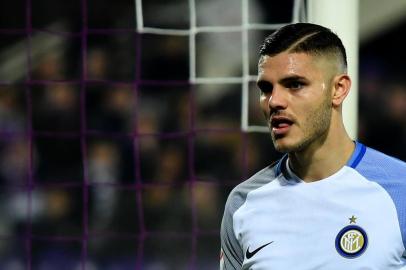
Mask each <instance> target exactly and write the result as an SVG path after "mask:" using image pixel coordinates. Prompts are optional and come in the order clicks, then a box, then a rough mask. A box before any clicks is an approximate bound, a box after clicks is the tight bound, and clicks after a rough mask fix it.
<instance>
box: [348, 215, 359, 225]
mask: <svg viewBox="0 0 406 270" xmlns="http://www.w3.org/2000/svg"><path fill="white" fill-rule="evenodd" d="M349 220H350V224H353V223H356V220H357V218H356V217H355V216H354V215H352V217H350V218H349Z"/></svg>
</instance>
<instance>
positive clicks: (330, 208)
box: [220, 23, 406, 270]
mask: <svg viewBox="0 0 406 270" xmlns="http://www.w3.org/2000/svg"><path fill="white" fill-rule="evenodd" d="M257 85H258V88H259V91H260V106H261V108H262V110H263V113H264V115H265V117H266V120H267V123H268V125H269V129H270V133H271V137H272V141H273V144H274V146H275V149H276V150H277V151H280V152H283V153H286V154H285V155H284V156H283V157H282V158H281V159H280V160H279V161H277V162H276V163H274V164H273V165H270V166H268V167H266V168H265V169H263V170H261V171H259V172H258V173H256V174H255V175H254V176H252V177H251V178H250V179H248V180H246V181H245V182H243V183H241V184H239V185H238V186H237V187H235V188H234V189H233V191H232V192H231V193H230V195H229V197H228V200H227V203H226V206H225V211H224V216H223V220H222V225H221V255H220V260H221V261H220V269H272V270H287V269H295V270H301V269H323V270H324V269H327V270H335V269H337V270H343V269H347V270H348V269H354V270H355V269H357V270H359V269H370V270H373V269H375V270H383V269H385V270H392V269H406V252H405V246H406V163H404V162H402V161H400V160H397V159H395V158H393V157H390V156H387V155H385V154H383V153H380V152H378V151H376V150H374V149H371V148H369V147H366V146H364V145H363V144H361V143H360V142H356V141H355V142H354V141H352V140H351V139H350V137H349V136H348V134H347V132H346V130H345V128H344V124H343V119H342V104H343V101H344V99H345V97H346V96H347V94H348V92H349V90H350V86H351V79H350V77H349V76H348V74H347V60H346V52H345V49H344V46H343V44H342V42H341V40H340V39H339V37H338V36H337V35H336V34H334V33H333V32H332V31H330V30H329V29H327V28H325V27H322V26H319V25H315V24H309V23H297V24H291V25H287V26H284V27H282V28H281V29H279V30H278V31H276V32H274V33H273V34H272V35H270V36H269V37H267V38H266V39H265V41H264V43H263V44H262V46H261V48H260V58H259V64H258V81H257ZM377 105H378V104H377ZM390 132H393V131H391V130H388V131H387V133H388V136H387V137H386V138H382V140H390Z"/></svg>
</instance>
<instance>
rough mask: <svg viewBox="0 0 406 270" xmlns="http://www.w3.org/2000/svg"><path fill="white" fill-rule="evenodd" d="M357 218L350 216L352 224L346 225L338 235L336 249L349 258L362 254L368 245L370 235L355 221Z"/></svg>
mask: <svg viewBox="0 0 406 270" xmlns="http://www.w3.org/2000/svg"><path fill="white" fill-rule="evenodd" d="M355 220H356V218H355V217H354V216H352V217H351V218H350V225H348V226H346V227H344V228H343V229H342V230H341V231H340V232H339V233H338V235H337V237H336V243H335V244H336V249H337V251H338V253H339V254H340V255H341V256H343V257H345V258H349V259H353V258H356V257H359V256H361V254H362V253H364V251H365V250H366V248H367V246H368V236H367V234H366V232H365V231H364V229H362V228H361V227H359V226H357V225H351V223H355Z"/></svg>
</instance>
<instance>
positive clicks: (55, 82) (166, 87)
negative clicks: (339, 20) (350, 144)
mask: <svg viewBox="0 0 406 270" xmlns="http://www.w3.org/2000/svg"><path fill="white" fill-rule="evenodd" d="M301 2H303V1H294V0H289V1H286V0H284V1H266V0H248V1H235V0H223V1H215V0H196V1H187V0H172V1H163V0H144V1H141V0H137V1H136V2H134V1H133V0H117V1H107V0H98V1H96V0H71V1H63V2H62V1H51V0H35V1H32V0H15V1H2V2H1V3H0V269H6V270H20V269H41V270H48V269H59V270H65V269H66V270H76V269H81V270H82V269H83V270H84V269H86V270H99V269H103V270H104V269H106V270H113V269H149V270H161V269H162V270H163V269H216V268H217V265H218V253H219V246H220V244H219V226H220V221H221V215H222V211H223V207H224V202H225V199H226V196H227V194H228V192H229V191H230V190H231V188H232V187H233V186H235V185H236V184H237V183H239V182H241V181H242V180H244V179H246V178H247V177H248V176H250V175H251V174H252V173H253V172H255V171H257V170H258V169H260V168H262V167H264V166H266V165H268V164H269V163H271V162H272V161H273V160H275V159H277V158H278V157H279V154H278V153H276V152H275V151H274V150H273V148H272V144H271V141H270V139H269V136H268V134H266V133H264V132H246V131H244V130H242V129H241V116H242V114H243V112H242V106H241V104H242V89H244V83H246V84H247V87H248V88H247V90H249V92H248V93H249V97H250V98H249V99H248V100H249V105H250V106H249V107H248V116H247V117H248V119H247V121H248V122H249V123H250V124H252V125H262V124H263V123H262V120H261V119H262V118H261V115H260V113H259V112H258V110H257V108H256V107H255V104H256V98H255V97H256V94H257V93H256V91H255V87H254V86H253V83H252V80H251V79H253V78H255V75H256V61H257V58H256V57H257V47H258V45H259V44H260V42H261V40H262V39H263V38H264V37H265V36H266V35H267V34H269V33H271V32H272V28H273V27H276V26H278V25H282V24H285V23H289V22H291V21H293V19H294V17H295V16H298V17H296V19H298V18H301V16H303V14H302V13H301V10H296V11H295V8H294V5H297V4H298V3H299V4H300V3H301ZM136 3H137V4H138V9H136V5H135V4H136ZM190 3H194V4H195V8H194V10H195V13H194V14H191V13H190V6H189V4H190ZM242 3H245V4H246V6H244V5H242ZM359 3H360V6H359V10H360V18H359V22H360V24H359V26H360V50H359V56H360V57H359V119H358V138H359V140H360V141H362V142H364V143H366V144H368V145H369V146H371V147H375V148H377V149H379V150H382V151H384V152H386V153H388V154H391V155H394V156H396V157H398V158H400V159H403V160H406V117H405V116H406V79H405V73H406V67H405V64H404V62H405V59H406V50H405V49H404V47H405V45H406V44H405V40H404V39H403V38H401V37H403V36H404V34H405V31H406V30H405V29H406V16H405V15H404V14H406V2H405V1H402V0H400V1H397V0H389V1H387V2H385V4H382V3H381V1H377V0H360V2H359ZM141 6H142V10H141V9H140V7H141ZM244 9H247V10H246V11H244ZM243 14H245V15H246V17H244V16H243ZM343 17H345V15H343ZM343 19H344V18H343ZM191 20H195V23H196V25H197V26H199V27H202V28H205V27H206V28H207V29H211V30H210V31H200V32H194V37H195V39H194V42H192V43H191V42H190V40H189V28H190V24H191ZM244 22H245V23H249V24H256V25H258V27H257V28H256V29H254V28H252V29H249V31H247V32H246V35H247V36H246V40H247V42H248V43H244V42H242V39H241V27H240V26H241V25H242V24H243V23H244ZM140 24H142V27H140ZM265 25H267V26H265ZM218 26H221V27H220V28H218V29H217V28H216V27H218ZM210 27H214V28H210ZM145 29H146V30H145ZM148 29H150V30H148ZM157 29H158V30H157ZM244 46H245V47H244ZM244 48H245V49H247V51H248V52H249V53H248V54H246V55H244V54H242V53H241V52H242V51H244ZM191 58H193V61H191ZM244 63H245V64H244ZM191 65H194V67H193V68H191ZM191 73H193V74H191ZM191 78H192V79H193V80H191ZM196 78H198V79H196ZM244 78H246V80H244Z"/></svg>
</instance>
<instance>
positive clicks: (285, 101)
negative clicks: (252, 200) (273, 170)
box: [257, 52, 332, 152]
mask: <svg viewBox="0 0 406 270" xmlns="http://www.w3.org/2000/svg"><path fill="white" fill-rule="evenodd" d="M331 70H332V67H331V64H329V62H328V61H327V60H326V59H324V58H321V57H315V56H312V55H308V54H305V53H287V52H283V53H280V54H278V55H275V56H262V57H261V58H260V60H259V65H258V81H257V84H258V87H259V89H260V90H261V96H260V106H261V109H262V111H263V113H264V115H265V117H266V120H267V123H268V126H269V129H270V131H271V135H272V141H273V144H274V146H275V149H276V150H277V151H280V152H297V151H302V150H304V149H306V148H308V147H309V146H311V145H312V144H314V143H316V142H322V141H323V140H324V139H325V137H326V136H325V135H327V133H328V130H329V127H330V121H331V113H332V103H331V99H332V97H331V81H332V80H331V79H332V76H331Z"/></svg>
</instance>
